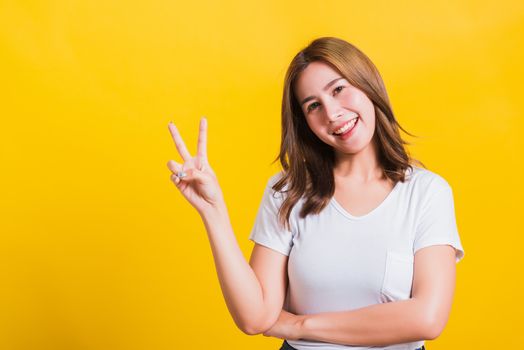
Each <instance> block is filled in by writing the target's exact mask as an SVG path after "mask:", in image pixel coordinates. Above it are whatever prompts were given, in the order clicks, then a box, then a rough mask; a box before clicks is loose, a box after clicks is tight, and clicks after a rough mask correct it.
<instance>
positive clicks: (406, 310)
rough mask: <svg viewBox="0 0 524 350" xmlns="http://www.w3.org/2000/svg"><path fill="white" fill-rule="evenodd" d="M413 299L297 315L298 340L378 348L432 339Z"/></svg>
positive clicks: (424, 316)
mask: <svg viewBox="0 0 524 350" xmlns="http://www.w3.org/2000/svg"><path fill="white" fill-rule="evenodd" d="M424 309H425V308H424V305H423V304H422V303H421V302H420V301H419V300H416V299H409V300H401V301H395V302H390V303H383V304H375V305H371V306H367V307H363V308H360V309H356V310H351V311H340V312H323V313H318V314H311V315H300V316H299V317H300V318H302V322H300V323H299V330H298V332H297V334H298V336H299V338H301V339H309V340H318V341H325V342H330V343H338V344H346V345H363V346H382V345H391V344H398V343H406V342H413V341H419V340H426V339H434V338H435V337H436V335H435V334H434V332H433V329H434V328H433V327H432V326H431V324H430V320H429V319H428V317H427V315H426V314H425V311H424Z"/></svg>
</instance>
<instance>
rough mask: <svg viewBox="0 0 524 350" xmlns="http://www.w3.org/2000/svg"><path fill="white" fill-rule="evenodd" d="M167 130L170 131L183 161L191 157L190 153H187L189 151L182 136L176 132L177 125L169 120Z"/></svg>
mask: <svg viewBox="0 0 524 350" xmlns="http://www.w3.org/2000/svg"><path fill="white" fill-rule="evenodd" d="M168 128H169V131H170V132H171V137H172V138H173V140H174V141H175V146H176V149H177V150H178V153H179V154H180V156H181V157H182V159H183V160H184V161H188V160H190V159H191V154H189V151H188V150H187V148H186V144H185V143H184V140H182V136H181V135H180V133H179V132H178V129H177V127H176V126H175V124H173V123H172V122H169V124H168Z"/></svg>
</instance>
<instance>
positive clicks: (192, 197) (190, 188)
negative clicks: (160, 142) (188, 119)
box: [167, 117, 224, 214]
mask: <svg viewBox="0 0 524 350" xmlns="http://www.w3.org/2000/svg"><path fill="white" fill-rule="evenodd" d="M168 127H169V131H170V132H171V136H172V137H173V140H174V141H175V145H176V148H177V150H178V153H179V154H180V156H181V157H182V159H183V160H184V164H179V163H177V162H175V161H173V160H170V161H168V162H167V167H168V168H169V170H171V172H172V174H171V181H173V182H174V183H175V185H176V187H177V188H178V189H179V190H180V192H181V193H182V194H183V195H184V197H185V198H186V199H187V200H188V202H189V203H191V205H192V206H193V207H194V208H195V209H196V210H197V211H198V212H199V213H200V214H203V213H204V212H205V211H206V210H208V209H211V208H216V207H217V206H219V205H221V204H222V202H223V200H224V197H223V195H222V190H221V188H220V186H219V184H218V180H217V177H216V175H215V172H214V171H213V169H211V166H210V165H209V163H208V162H207V150H206V147H207V120H206V118H204V117H202V118H201V119H200V128H199V131H198V146H197V155H196V157H192V156H191V154H189V152H188V150H187V148H186V145H185V144H184V141H183V140H182V136H180V133H179V132H178V129H177V127H176V126H175V125H174V124H173V123H169V124H168ZM180 171H184V172H185V173H186V175H185V176H183V177H178V176H177V175H178V173H179V172H180Z"/></svg>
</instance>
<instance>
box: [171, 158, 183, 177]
mask: <svg viewBox="0 0 524 350" xmlns="http://www.w3.org/2000/svg"><path fill="white" fill-rule="evenodd" d="M167 167H168V168H169V170H171V172H172V173H173V174H178V172H179V171H182V170H184V166H183V165H182V164H180V163H177V162H175V161H174V160H170V161H169V162H167Z"/></svg>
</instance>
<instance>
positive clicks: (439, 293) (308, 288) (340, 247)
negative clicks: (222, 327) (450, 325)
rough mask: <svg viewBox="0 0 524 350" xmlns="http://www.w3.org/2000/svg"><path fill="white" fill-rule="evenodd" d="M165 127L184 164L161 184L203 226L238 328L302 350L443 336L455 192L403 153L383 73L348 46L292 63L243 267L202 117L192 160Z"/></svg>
mask: <svg viewBox="0 0 524 350" xmlns="http://www.w3.org/2000/svg"><path fill="white" fill-rule="evenodd" d="M169 129H170V131H171V134H172V137H173V139H174V141H175V144H176V147H177V149H178V152H179V153H180V155H181V156H182V158H183V160H184V163H183V164H179V163H176V162H174V161H172V160H171V161H169V162H168V167H169V169H170V170H171V171H172V175H171V179H172V181H173V182H174V183H175V185H176V186H177V188H178V189H179V190H180V192H181V193H182V195H183V196H184V197H185V198H186V199H187V200H188V201H189V202H190V203H191V205H193V206H194V207H195V209H196V210H197V211H198V212H199V214H200V215H201V217H202V220H203V222H204V225H205V227H206V230H207V233H208V237H209V241H210V244H211V249H212V252H213V256H214V260H215V264H216V270H217V274H218V277H219V281H220V285H221V288H222V292H223V295H224V298H225V301H226V304H227V306H228V309H229V311H230V313H231V315H232V316H233V319H234V321H235V323H236V324H237V326H238V327H239V328H240V329H241V330H242V331H243V332H245V333H247V334H261V333H262V334H264V335H265V336H273V337H278V338H281V339H284V342H283V344H282V347H281V349H299V350H309V349H316V350H335V349H344V348H351V349H358V350H360V349H369V348H371V347H373V348H379V349H405V350H415V349H424V340H426V339H435V338H436V337H437V336H438V335H439V334H440V333H441V332H442V330H443V329H444V326H445V324H446V322H447V319H448V316H449V313H450V309H451V305H452V299H453V293H454V287H455V264H456V263H457V262H458V261H459V260H460V259H462V257H463V256H464V250H463V248H462V245H461V241H460V238H459V234H458V231H457V227H456V220H455V212H454V202H453V194H452V190H451V188H450V186H449V184H448V183H447V181H446V180H445V179H444V178H443V177H441V176H439V175H438V174H436V173H434V172H431V171H429V170H427V169H425V167H424V165H423V164H422V163H420V162H418V161H416V160H414V159H412V158H411V157H410V156H409V155H408V152H407V151H406V149H405V147H404V145H405V144H407V143H406V142H405V141H403V140H402V138H401V136H400V132H399V129H401V130H403V131H405V130H404V129H402V128H401V126H400V125H399V124H398V122H397V120H396V118H395V116H394V115H393V111H392V109H391V106H390V103H389V99H388V95H387V93H386V89H385V87H384V83H383V81H382V78H381V76H380V74H379V72H378V70H377V69H376V67H375V66H374V65H373V63H372V62H371V61H370V60H369V58H368V57H367V56H366V55H365V54H364V53H362V52H361V51H360V50H359V49H357V48H356V47H355V46H354V45H351V44H350V43H348V42H346V41H344V40H341V39H338V38H333V37H324V38H319V39H316V40H314V41H312V42H311V43H310V44H309V45H308V46H307V47H306V48H304V49H303V50H301V51H300V52H299V53H298V54H297V55H296V56H295V57H294V59H293V60H292V62H291V64H290V66H289V69H288V71H287V73H286V77H285V83H284V94H283V103H282V142H281V150H280V155H279V157H278V158H279V159H280V162H281V164H282V168H283V170H282V171H280V172H279V173H277V174H275V175H273V176H272V177H271V178H270V179H269V180H268V182H267V185H266V188H265V191H264V195H263V197H262V203H261V205H260V208H259V210H258V213H257V216H256V220H255V223H254V226H253V229H252V231H251V234H250V237H249V239H251V240H252V241H253V242H255V245H254V248H253V252H252V254H251V258H250V261H249V264H248V263H247V262H246V260H245V259H244V257H243V255H242V252H241V250H240V249H239V247H238V244H237V241H236V239H235V235H234V233H233V230H232V228H231V224H230V221H229V217H228V213H227V208H226V204H225V203H224V198H223V195H222V192H221V190H220V187H219V184H218V181H217V178H216V176H215V174H214V172H213V170H212V169H211V167H210V165H209V163H208V160H207V156H206V135H207V122H206V119H205V118H203V119H201V121H200V131H199V139H198V151H197V155H196V156H195V157H192V156H191V155H190V154H189V152H188V151H187V149H186V147H185V145H184V142H183V141H182V138H181V136H180V134H179V133H178V131H177V129H176V127H175V126H174V125H173V124H172V123H170V124H169ZM406 133H407V132H406ZM278 158H277V159H278ZM275 161H276V159H275ZM415 163H416V164H419V165H421V166H422V167H418V166H416V165H415Z"/></svg>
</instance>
